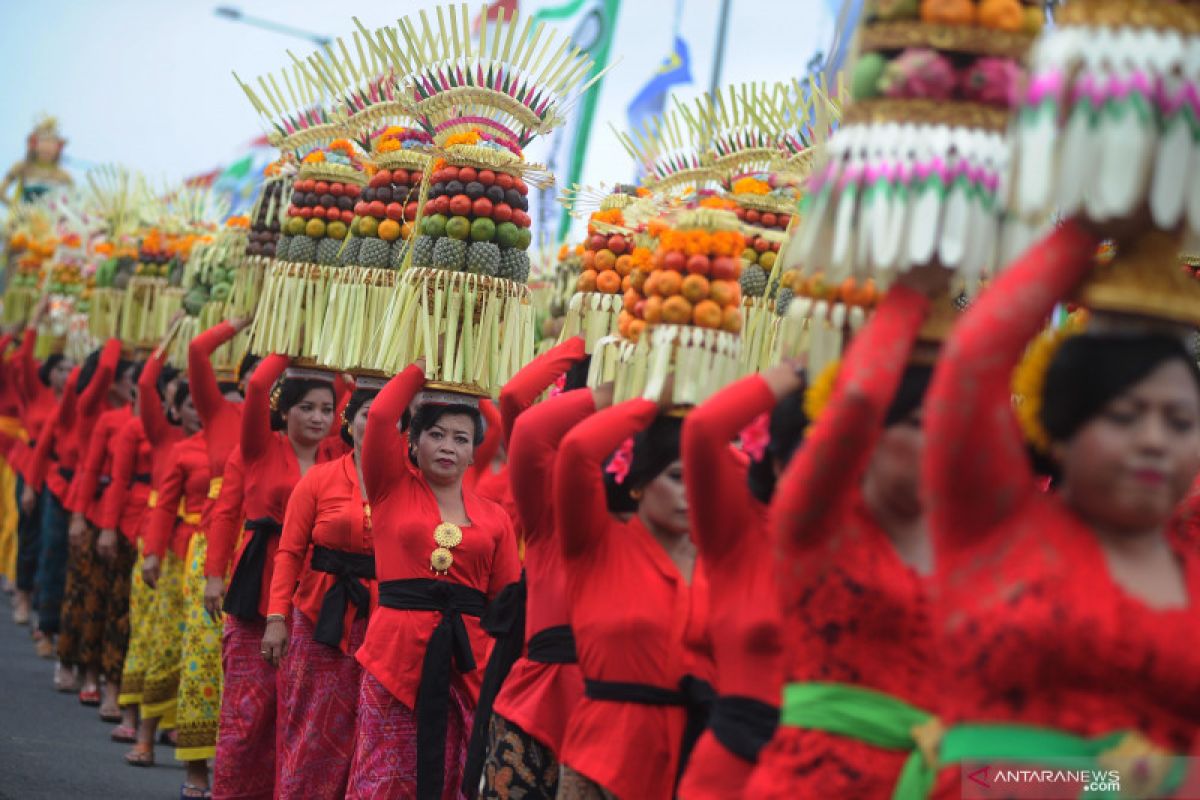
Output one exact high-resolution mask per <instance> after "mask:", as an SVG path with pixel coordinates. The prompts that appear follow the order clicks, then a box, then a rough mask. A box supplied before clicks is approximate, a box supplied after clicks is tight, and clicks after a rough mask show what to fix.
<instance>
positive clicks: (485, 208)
mask: <svg viewBox="0 0 1200 800" xmlns="http://www.w3.org/2000/svg"><path fill="white" fill-rule="evenodd" d="M471 211H472V212H474V214H475V216H477V217H491V216H492V201H491V200H488V199H487V198H486V197H477V198H475V202H474V203H472V204H471Z"/></svg>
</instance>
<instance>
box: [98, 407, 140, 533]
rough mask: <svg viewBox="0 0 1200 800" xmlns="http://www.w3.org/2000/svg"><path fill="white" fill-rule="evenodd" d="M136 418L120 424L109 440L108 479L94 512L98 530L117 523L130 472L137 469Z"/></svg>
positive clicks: (131, 474)
mask: <svg viewBox="0 0 1200 800" xmlns="http://www.w3.org/2000/svg"><path fill="white" fill-rule="evenodd" d="M141 431H142V425H141V421H140V420H136V419H131V420H129V421H128V422H126V423H125V424H124V425H122V426H121V429H120V430H119V431H117V435H116V436H115V437H114V438H113V443H112V456H113V461H112V482H111V483H109V484H108V488H107V489H105V490H104V497H103V498H101V500H100V510H99V512H97V519H96V524H97V525H99V526H100V529H101V530H115V529H116V527H117V525H119V524H120V522H121V514H122V513H123V512H124V510H125V501H126V500H127V499H128V497H129V487H130V485H131V484H132V483H133V471H134V470H135V469H136V468H137V454H138V445H139V444H140V441H139V440H140V439H141Z"/></svg>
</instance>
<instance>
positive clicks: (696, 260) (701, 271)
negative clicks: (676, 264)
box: [686, 253, 712, 275]
mask: <svg viewBox="0 0 1200 800" xmlns="http://www.w3.org/2000/svg"><path fill="white" fill-rule="evenodd" d="M711 268H712V260H711V259H710V258H709V257H708V256H706V255H703V254H701V253H697V254H696V255H694V256H692V257H691V258H689V259H688V260H687V267H686V269H687V271H688V274H690V275H707V274H708V272H709V270H710V269H711Z"/></svg>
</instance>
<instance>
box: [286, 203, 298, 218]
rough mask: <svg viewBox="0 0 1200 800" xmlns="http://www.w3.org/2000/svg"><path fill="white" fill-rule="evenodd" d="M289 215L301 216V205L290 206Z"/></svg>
mask: <svg viewBox="0 0 1200 800" xmlns="http://www.w3.org/2000/svg"><path fill="white" fill-rule="evenodd" d="M287 215H288V216H289V217H298V216H300V207H299V206H288V210H287Z"/></svg>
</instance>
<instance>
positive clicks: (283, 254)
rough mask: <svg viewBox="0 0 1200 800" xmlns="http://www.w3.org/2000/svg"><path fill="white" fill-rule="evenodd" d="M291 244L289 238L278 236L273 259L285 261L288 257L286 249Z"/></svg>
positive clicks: (290, 238)
mask: <svg viewBox="0 0 1200 800" xmlns="http://www.w3.org/2000/svg"><path fill="white" fill-rule="evenodd" d="M291 244H292V237H291V236H280V237H279V239H278V240H277V241H276V242H275V258H277V259H279V260H280V261H286V260H287V257H288V247H290V246H291Z"/></svg>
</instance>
